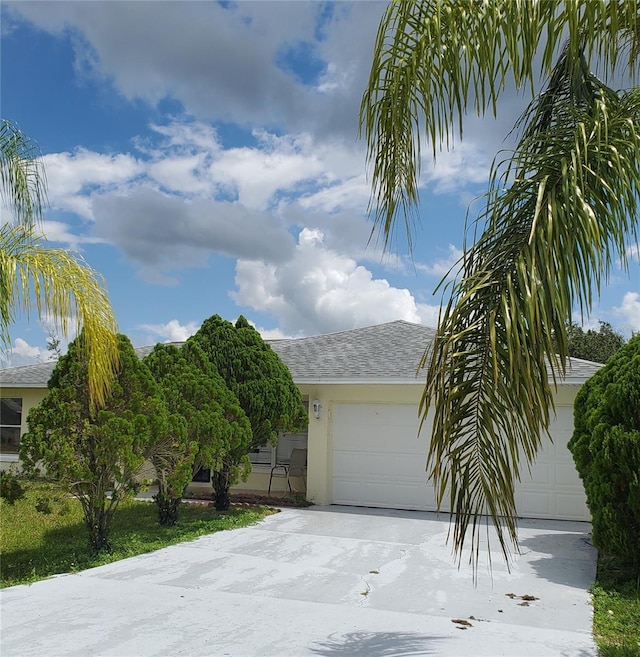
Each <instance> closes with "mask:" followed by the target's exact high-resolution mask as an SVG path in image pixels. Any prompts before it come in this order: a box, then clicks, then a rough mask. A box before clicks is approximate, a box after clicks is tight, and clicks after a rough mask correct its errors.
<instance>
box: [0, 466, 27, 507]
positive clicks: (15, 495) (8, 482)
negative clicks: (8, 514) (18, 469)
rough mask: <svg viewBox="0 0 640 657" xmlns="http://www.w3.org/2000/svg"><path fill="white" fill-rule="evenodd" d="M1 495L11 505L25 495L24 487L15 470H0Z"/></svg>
mask: <svg viewBox="0 0 640 657" xmlns="http://www.w3.org/2000/svg"><path fill="white" fill-rule="evenodd" d="M0 497H1V498H2V499H3V500H6V501H7V502H8V503H9V504H11V505H13V504H15V503H16V502H17V501H18V500H21V499H22V498H23V497H24V488H23V487H22V485H21V484H20V481H19V479H18V477H17V476H16V474H15V472H11V471H10V470H5V471H4V472H0Z"/></svg>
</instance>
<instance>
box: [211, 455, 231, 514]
mask: <svg viewBox="0 0 640 657" xmlns="http://www.w3.org/2000/svg"><path fill="white" fill-rule="evenodd" d="M211 483H212V484H213V490H214V492H215V494H214V503H215V505H216V510H217V511H226V510H227V509H228V508H229V506H230V504H231V498H230V496H229V489H230V488H231V468H229V467H228V466H226V465H223V466H222V469H221V470H220V471H219V472H214V473H212V476H211Z"/></svg>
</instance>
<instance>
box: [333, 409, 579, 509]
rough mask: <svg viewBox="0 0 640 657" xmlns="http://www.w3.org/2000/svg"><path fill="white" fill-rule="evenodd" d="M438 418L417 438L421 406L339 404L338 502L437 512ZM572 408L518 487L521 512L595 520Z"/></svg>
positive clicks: (559, 415)
mask: <svg viewBox="0 0 640 657" xmlns="http://www.w3.org/2000/svg"><path fill="white" fill-rule="evenodd" d="M431 425H432V416H431V414H430V415H429V416H428V417H427V420H426V421H425V424H424V428H423V432H422V434H421V435H420V437H419V438H417V436H418V415H417V407H416V405H415V404H335V405H334V406H333V409H332V440H333V496H332V499H333V502H334V503H336V504H354V505H359V506H381V507H386V508H399V509H423V510H434V509H435V496H434V491H433V485H432V484H431V482H429V481H427V476H426V471H425V462H426V453H427V449H428V440H429V436H430V432H431ZM572 431H573V409H572V408H569V407H560V408H558V409H557V418H556V419H555V420H554V421H553V422H552V425H551V435H552V436H553V437H554V441H553V443H552V442H551V441H549V440H548V438H546V437H545V438H544V439H543V441H542V449H541V451H540V452H539V454H538V456H537V459H536V461H535V463H533V464H532V466H531V474H529V472H528V471H527V470H526V468H525V470H524V472H523V473H522V481H521V482H518V483H517V484H516V505H517V509H518V513H519V515H521V516H523V517H532V518H558V519H563V518H565V519H571V520H589V519H590V515H589V512H588V509H587V506H586V501H585V497H584V489H583V487H582V482H581V480H580V478H579V476H578V473H577V472H576V469H575V466H574V464H573V458H572V456H571V453H570V452H569V450H568V449H567V447H566V445H567V442H568V441H569V439H570V438H571V435H572Z"/></svg>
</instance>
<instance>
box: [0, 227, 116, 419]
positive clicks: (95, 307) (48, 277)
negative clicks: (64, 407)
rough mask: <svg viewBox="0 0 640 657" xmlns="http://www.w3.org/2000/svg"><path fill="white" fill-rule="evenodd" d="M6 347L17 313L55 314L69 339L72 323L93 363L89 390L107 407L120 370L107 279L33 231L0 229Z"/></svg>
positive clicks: (0, 308)
mask: <svg viewBox="0 0 640 657" xmlns="http://www.w3.org/2000/svg"><path fill="white" fill-rule="evenodd" d="M0 299H2V303H0V341H2V342H4V343H5V344H10V337H9V332H8V329H9V326H10V325H11V323H12V322H13V321H14V313H15V311H16V310H19V309H20V310H24V311H25V312H27V313H28V312H29V310H30V308H31V305H32V299H35V306H36V309H37V312H38V315H39V316H43V314H44V312H45V311H47V312H48V313H50V314H51V315H52V316H53V318H54V320H55V321H57V322H58V324H59V325H60V328H61V329H62V331H63V333H64V334H67V331H68V326H67V324H68V321H69V319H68V318H70V317H74V318H75V322H76V331H77V332H78V333H79V332H80V330H81V329H82V330H83V331H84V336H85V339H84V340H83V345H84V348H86V350H87V355H88V359H89V375H88V378H89V390H90V396H91V399H92V401H93V403H94V405H95V406H97V407H99V406H102V405H103V403H104V400H105V396H106V394H107V392H108V390H109V387H110V384H111V382H112V380H113V376H114V372H115V371H116V370H117V367H118V357H117V353H118V352H117V342H116V333H117V324H116V321H115V318H114V315H113V311H112V310H111V306H110V304H109V299H108V297H107V293H106V290H105V286H104V283H103V281H102V278H101V277H100V276H99V274H98V273H97V272H95V271H94V270H93V269H91V268H90V267H89V266H88V265H87V263H86V262H85V261H84V260H83V259H82V258H81V257H80V256H78V255H75V254H73V253H72V252H70V251H68V250H66V249H56V248H51V247H49V246H47V243H46V240H44V238H39V237H37V236H36V235H35V233H34V228H33V226H25V225H16V226H12V225H10V224H4V225H2V226H1V227H0Z"/></svg>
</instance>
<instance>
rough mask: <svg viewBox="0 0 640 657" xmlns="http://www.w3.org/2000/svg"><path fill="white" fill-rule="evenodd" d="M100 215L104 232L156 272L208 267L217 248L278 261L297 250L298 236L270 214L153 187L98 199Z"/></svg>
mask: <svg viewBox="0 0 640 657" xmlns="http://www.w3.org/2000/svg"><path fill="white" fill-rule="evenodd" d="M94 214H95V225H96V232H97V234H98V235H100V236H102V237H105V238H107V239H109V240H111V241H113V242H114V243H116V244H118V246H119V247H120V248H121V249H122V250H123V251H124V252H125V253H126V254H127V255H128V256H129V257H130V258H131V259H132V260H134V261H135V262H137V263H138V264H140V265H142V266H143V267H144V268H148V269H151V270H153V269H156V270H160V271H163V270H175V269H178V268H181V267H192V266H203V265H204V264H206V262H207V259H208V256H209V253H210V252H211V251H216V252H218V253H224V254H226V255H230V256H233V257H239V258H249V259H253V258H263V259H265V260H266V261H268V262H274V261H275V262H278V261H281V260H283V259H284V258H286V257H288V255H289V253H290V252H291V250H292V249H293V238H292V237H291V236H290V235H289V234H288V233H287V231H286V230H285V228H284V227H283V226H282V225H281V224H279V223H278V222H277V221H275V220H273V218H272V217H271V216H269V215H265V214H260V213H255V212H251V211H249V210H247V209H246V208H244V207H242V206H241V205H238V204H235V203H227V202H218V201H212V200H208V199H194V200H193V201H186V200H184V199H180V198H176V197H171V196H167V195H165V194H162V193H161V192H159V191H157V190H154V189H151V188H138V189H136V190H134V191H133V192H132V193H131V194H129V195H127V196H120V195H116V194H105V195H103V196H99V197H96V198H95V199H94Z"/></svg>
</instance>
